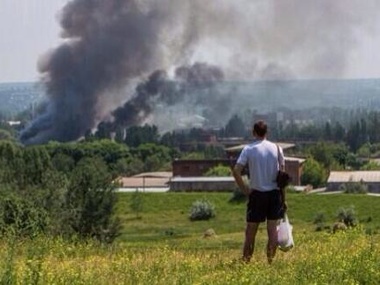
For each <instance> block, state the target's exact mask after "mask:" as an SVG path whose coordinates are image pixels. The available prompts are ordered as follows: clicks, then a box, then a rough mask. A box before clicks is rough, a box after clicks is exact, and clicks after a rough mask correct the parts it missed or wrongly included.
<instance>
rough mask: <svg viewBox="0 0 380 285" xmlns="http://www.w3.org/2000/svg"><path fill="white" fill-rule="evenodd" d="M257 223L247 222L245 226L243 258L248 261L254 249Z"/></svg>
mask: <svg viewBox="0 0 380 285" xmlns="http://www.w3.org/2000/svg"><path fill="white" fill-rule="evenodd" d="M258 228H259V223H247V226H246V228H245V241H244V246H243V260H244V261H246V262H249V261H250V260H251V257H252V255H253V251H254V249H255V238H256V234H257V230H258Z"/></svg>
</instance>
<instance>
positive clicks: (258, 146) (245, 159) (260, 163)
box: [237, 139, 285, 192]
mask: <svg viewBox="0 0 380 285" xmlns="http://www.w3.org/2000/svg"><path fill="white" fill-rule="evenodd" d="M278 153H279V158H277V156H278ZM279 162H280V164H281V165H285V159H284V154H283V151H282V149H281V147H279V151H278V149H277V145H276V144H274V143H272V142H270V141H268V140H266V139H264V140H256V141H254V142H253V143H251V144H249V145H247V146H245V147H244V148H243V150H242V152H241V154H240V156H239V158H238V160H237V163H238V164H241V165H243V166H246V165H247V164H248V167H249V187H250V188H251V189H255V190H259V191H263V192H265V191H271V190H274V189H277V188H278V187H277V183H276V177H277V173H278V170H279Z"/></svg>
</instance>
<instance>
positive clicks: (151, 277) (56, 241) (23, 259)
mask: <svg viewBox="0 0 380 285" xmlns="http://www.w3.org/2000/svg"><path fill="white" fill-rule="evenodd" d="M230 195H231V194H227V193H219V194H215V195H214V194H213V195H205V194H203V193H197V194H193V193H189V194H185V193H177V194H152V195H150V194H147V195H145V196H144V210H143V212H142V213H141V217H140V218H139V219H136V217H135V214H134V213H133V210H131V209H129V208H128V205H129V201H130V199H131V195H122V197H121V201H120V204H119V205H118V207H119V208H118V212H119V214H120V215H121V217H122V220H123V223H124V232H123V235H122V237H121V238H120V239H119V240H117V242H115V243H114V244H112V245H104V244H100V243H99V242H96V241H92V240H87V241H83V240H72V241H67V240H64V239H61V238H51V237H44V236H38V237H34V238H33V239H21V240H20V239H15V238H13V237H12V235H11V234H9V235H4V236H2V237H1V239H0V283H1V284H28V285H29V284H56V285H60V284H74V285H75V284H86V285H87V284H94V285H97V284H99V285H100V284H101V285H104V284H260V285H261V284H380V271H379V270H378V266H379V264H380V245H379V241H380V235H378V234H373V233H374V232H376V231H375V230H376V229H378V227H379V224H380V223H379V217H378V216H377V215H375V213H378V212H379V211H378V210H379V204H380V203H378V200H377V199H378V198H373V197H367V196H363V195H362V196H359V195H357V196H356V195H339V196H338V195H332V196H331V195H329V196H312V195H301V194H291V195H289V216H290V219H291V222H292V223H293V225H294V240H295V248H293V249H292V250H291V251H289V252H286V253H283V252H278V254H277V256H276V258H275V261H274V263H273V264H272V265H270V266H269V265H268V264H267V261H266V255H265V243H266V232H265V227H263V226H262V227H261V228H260V230H259V233H258V237H257V245H256V251H255V253H254V258H253V261H252V262H251V263H249V264H246V263H243V262H241V261H240V256H241V246H242V242H243V231H244V212H245V205H244V203H243V204H236V203H232V204H231V203H229V202H228V200H229V198H230ZM202 198H207V199H208V200H209V201H211V202H212V203H213V204H214V205H215V208H216V217H215V218H214V219H211V220H209V221H199V222H198V221H197V222H192V221H190V219H189V217H188V211H189V209H190V207H191V205H192V202H193V201H195V200H198V199H202ZM351 205H352V206H354V207H355V209H356V211H357V213H358V219H359V220H362V221H364V222H361V223H360V224H359V226H357V227H355V228H351V229H349V230H347V231H345V232H338V233H335V234H332V233H331V232H329V231H321V232H315V231H314V225H313V219H315V215H316V213H319V212H321V211H323V212H324V213H325V217H326V222H328V223H333V222H334V219H335V216H336V214H337V210H338V209H339V208H340V207H347V206H351ZM368 217H372V218H371V219H368ZM368 227H370V228H372V229H375V230H374V231H368ZM209 228H213V229H214V230H215V232H216V235H214V236H212V237H211V238H204V237H203V232H204V231H205V230H206V229H209ZM368 233H371V234H368Z"/></svg>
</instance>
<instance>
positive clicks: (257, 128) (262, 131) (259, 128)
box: [253, 120, 268, 137]
mask: <svg viewBox="0 0 380 285" xmlns="http://www.w3.org/2000/svg"><path fill="white" fill-rule="evenodd" d="M267 131H268V126H267V124H266V123H265V122H264V121H263V120H260V121H257V122H256V123H255V124H254V125H253V132H254V133H255V134H256V135H257V136H259V137H264V136H265V135H266V134H267Z"/></svg>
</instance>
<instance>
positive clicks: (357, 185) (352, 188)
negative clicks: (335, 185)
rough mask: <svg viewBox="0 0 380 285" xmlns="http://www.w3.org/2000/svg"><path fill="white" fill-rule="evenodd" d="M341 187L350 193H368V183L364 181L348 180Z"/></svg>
mask: <svg viewBox="0 0 380 285" xmlns="http://www.w3.org/2000/svg"><path fill="white" fill-rule="evenodd" d="M339 189H340V190H342V191H344V193H348V194H366V193H367V192H368V185H367V184H365V183H364V182H363V181H360V182H348V183H344V184H341V185H340V186H339Z"/></svg>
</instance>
